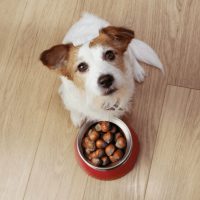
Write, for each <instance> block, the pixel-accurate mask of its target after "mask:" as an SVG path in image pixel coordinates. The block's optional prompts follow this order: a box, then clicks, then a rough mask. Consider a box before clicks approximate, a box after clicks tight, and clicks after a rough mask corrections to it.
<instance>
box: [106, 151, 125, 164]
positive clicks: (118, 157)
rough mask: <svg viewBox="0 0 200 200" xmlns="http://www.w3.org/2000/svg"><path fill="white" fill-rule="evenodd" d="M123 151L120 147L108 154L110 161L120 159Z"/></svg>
mask: <svg viewBox="0 0 200 200" xmlns="http://www.w3.org/2000/svg"><path fill="white" fill-rule="evenodd" d="M123 155H124V154H123V152H122V151H121V150H120V149H117V150H116V151H115V152H114V153H113V155H111V156H109V159H110V160H111V162H116V161H118V160H120V159H121V158H122V157H123Z"/></svg>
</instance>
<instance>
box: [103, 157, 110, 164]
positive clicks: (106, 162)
mask: <svg viewBox="0 0 200 200" xmlns="http://www.w3.org/2000/svg"><path fill="white" fill-rule="evenodd" d="M101 160H102V165H103V166H106V165H108V164H109V163H110V159H109V158H108V157H107V156H103V157H102V158H101Z"/></svg>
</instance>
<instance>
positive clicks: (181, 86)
mask: <svg viewBox="0 0 200 200" xmlns="http://www.w3.org/2000/svg"><path fill="white" fill-rule="evenodd" d="M167 85H169V86H175V87H180V88H185V89H190V90H197V91H199V90H200V88H192V87H187V86H183V85H178V84H177V85H173V84H170V83H167Z"/></svg>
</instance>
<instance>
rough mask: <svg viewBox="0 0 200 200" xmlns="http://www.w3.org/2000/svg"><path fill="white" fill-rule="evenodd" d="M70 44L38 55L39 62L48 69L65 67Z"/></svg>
mask: <svg viewBox="0 0 200 200" xmlns="http://www.w3.org/2000/svg"><path fill="white" fill-rule="evenodd" d="M70 48H71V44H60V45H56V46H53V47H51V48H50V49H48V50H45V51H43V52H42V53H41V55H40V60H41V61H42V63H43V64H44V65H46V66H47V67H48V68H50V69H56V68H58V67H62V66H64V65H65V63H66V61H67V60H68V58H69V51H70Z"/></svg>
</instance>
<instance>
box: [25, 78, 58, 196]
mask: <svg viewBox="0 0 200 200" xmlns="http://www.w3.org/2000/svg"><path fill="white" fill-rule="evenodd" d="M56 81H57V79H56V80H55V81H54V84H53V88H52V91H51V97H50V100H49V103H48V107H47V112H46V116H45V118H44V123H43V127H42V131H41V135H40V137H39V140H38V145H37V148H36V150H35V154H34V158H33V162H32V166H31V169H30V173H29V176H28V180H27V184H26V188H25V190H24V195H23V200H24V199H25V196H26V192H27V189H28V184H29V181H30V177H31V174H32V170H33V167H34V163H35V159H36V155H37V152H38V149H39V146H40V141H41V138H42V135H43V131H44V126H45V122H46V119H47V115H48V111H49V108H50V104H51V100H52V97H53V91H54V88H55V86H56Z"/></svg>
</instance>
